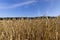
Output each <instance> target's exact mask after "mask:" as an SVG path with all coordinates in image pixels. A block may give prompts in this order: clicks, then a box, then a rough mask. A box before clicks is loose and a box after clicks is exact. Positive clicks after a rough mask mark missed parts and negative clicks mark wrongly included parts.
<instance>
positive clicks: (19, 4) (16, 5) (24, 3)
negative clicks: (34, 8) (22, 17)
mask: <svg viewBox="0 0 60 40" xmlns="http://www.w3.org/2000/svg"><path fill="white" fill-rule="evenodd" d="M35 2H36V1H35V0H34V1H27V2H22V3H17V4H13V5H11V6H0V9H9V8H16V7H21V6H24V5H29V4H32V3H35Z"/></svg>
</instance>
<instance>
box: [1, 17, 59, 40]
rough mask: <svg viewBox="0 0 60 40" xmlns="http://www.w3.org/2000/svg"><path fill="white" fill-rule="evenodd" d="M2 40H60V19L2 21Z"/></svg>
mask: <svg viewBox="0 0 60 40" xmlns="http://www.w3.org/2000/svg"><path fill="white" fill-rule="evenodd" d="M0 40H60V17H56V18H36V19H23V18H22V19H18V20H16V19H12V20H10V19H9V20H6V19H3V20H0Z"/></svg>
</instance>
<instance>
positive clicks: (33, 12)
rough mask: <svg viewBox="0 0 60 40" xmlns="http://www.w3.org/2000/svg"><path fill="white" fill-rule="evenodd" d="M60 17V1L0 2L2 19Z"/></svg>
mask: <svg viewBox="0 0 60 40" xmlns="http://www.w3.org/2000/svg"><path fill="white" fill-rule="evenodd" d="M59 15H60V0H0V17H36V16H59Z"/></svg>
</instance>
